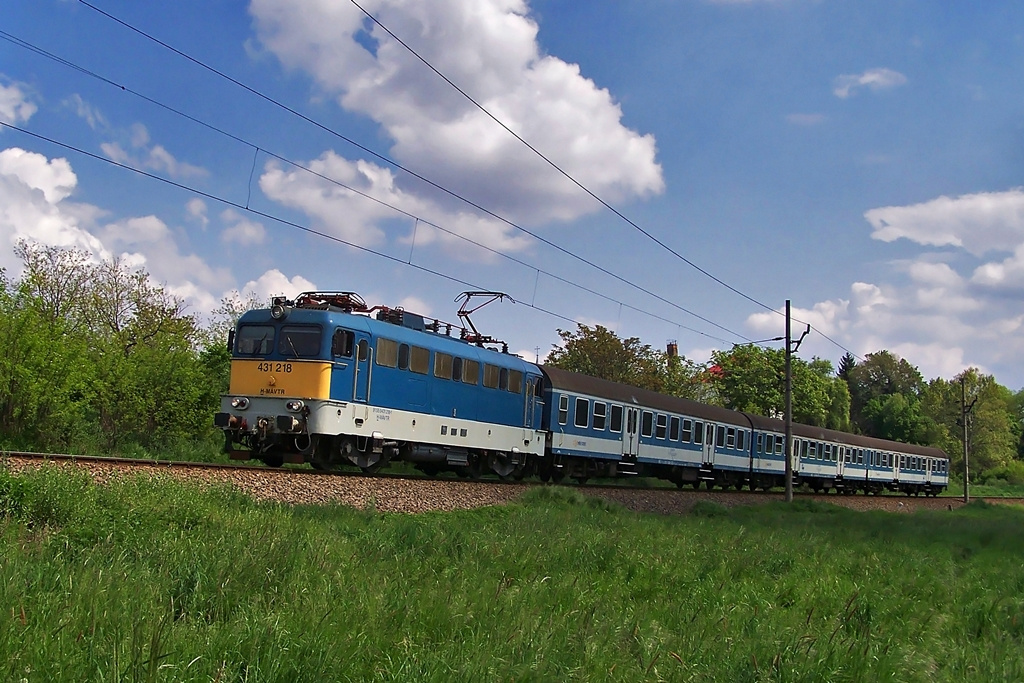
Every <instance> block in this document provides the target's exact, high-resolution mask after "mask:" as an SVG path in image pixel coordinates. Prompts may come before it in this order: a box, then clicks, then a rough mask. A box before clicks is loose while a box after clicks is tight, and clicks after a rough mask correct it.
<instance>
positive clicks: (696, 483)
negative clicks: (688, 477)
mask: <svg viewBox="0 0 1024 683" xmlns="http://www.w3.org/2000/svg"><path fill="white" fill-rule="evenodd" d="M699 488H700V479H694V480H693V490H694V491H696V490H697V489H699Z"/></svg>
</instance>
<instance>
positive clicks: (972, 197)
mask: <svg viewBox="0 0 1024 683" xmlns="http://www.w3.org/2000/svg"><path fill="white" fill-rule="evenodd" d="M864 217H865V218H866V219H867V220H868V222H869V223H870V224H871V226H872V227H873V228H874V229H875V230H874V232H873V233H871V236H872V237H873V238H875V239H877V240H882V241H883V242H892V241H894V240H897V239H899V238H901V237H902V238H905V239H909V240H912V241H914V242H917V243H918V244H923V245H926V246H936V247H942V246H954V247H960V248H962V249H964V250H965V251H967V252H968V253H970V254H973V255H975V256H981V255H983V254H986V253H988V252H990V251H1012V250H1014V249H1015V248H1016V247H1017V245H1018V244H1021V243H1022V242H1024V190H1022V189H1021V188H1015V189H1012V190H1008V191H1005V192H980V193H977V194H967V195H961V196H959V197H946V196H941V197H938V198H936V199H932V200H930V201H927V202H922V203H920V204H912V205H910V206H884V207H881V208H878V209H871V210H870V211H868V212H867V213H865V214H864Z"/></svg>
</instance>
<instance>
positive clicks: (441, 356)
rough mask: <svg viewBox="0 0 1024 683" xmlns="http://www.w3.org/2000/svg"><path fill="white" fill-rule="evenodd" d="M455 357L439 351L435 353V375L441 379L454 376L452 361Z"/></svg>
mask: <svg viewBox="0 0 1024 683" xmlns="http://www.w3.org/2000/svg"><path fill="white" fill-rule="evenodd" d="M453 360H454V359H453V358H452V357H451V356H450V355H449V354H447V353H441V352H440V351H438V352H437V353H435V354H434V377H440V378H441V379H451V378H452V361H453Z"/></svg>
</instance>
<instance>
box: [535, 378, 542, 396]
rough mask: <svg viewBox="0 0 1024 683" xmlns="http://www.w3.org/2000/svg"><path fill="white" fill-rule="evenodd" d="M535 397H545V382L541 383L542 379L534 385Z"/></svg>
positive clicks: (537, 380)
mask: <svg viewBox="0 0 1024 683" xmlns="http://www.w3.org/2000/svg"><path fill="white" fill-rule="evenodd" d="M533 395H534V396H535V397H537V398H540V397H541V396H543V395H544V382H542V381H541V378H540V377H538V378H537V379H536V381H534V383H533Z"/></svg>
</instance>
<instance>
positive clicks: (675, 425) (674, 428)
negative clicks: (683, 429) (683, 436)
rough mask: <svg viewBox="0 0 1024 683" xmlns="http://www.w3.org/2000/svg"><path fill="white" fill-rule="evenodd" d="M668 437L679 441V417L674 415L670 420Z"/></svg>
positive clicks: (670, 439)
mask: <svg viewBox="0 0 1024 683" xmlns="http://www.w3.org/2000/svg"><path fill="white" fill-rule="evenodd" d="M668 438H669V441H679V418H678V417H675V416H674V415H673V416H672V419H671V420H669V422H668Z"/></svg>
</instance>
